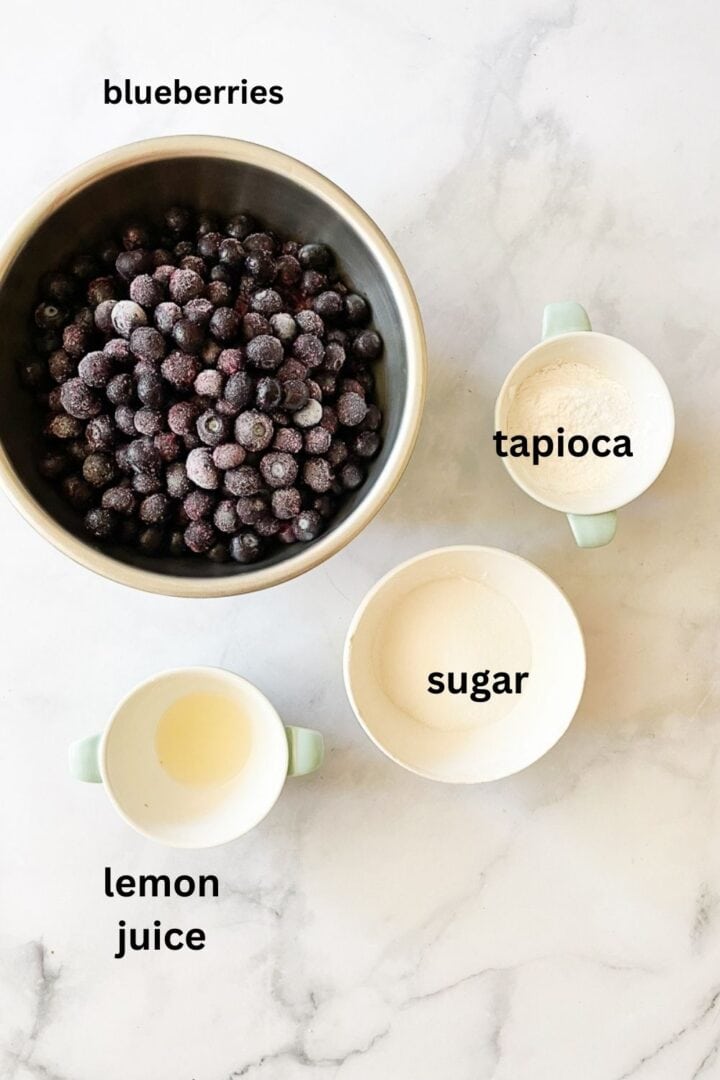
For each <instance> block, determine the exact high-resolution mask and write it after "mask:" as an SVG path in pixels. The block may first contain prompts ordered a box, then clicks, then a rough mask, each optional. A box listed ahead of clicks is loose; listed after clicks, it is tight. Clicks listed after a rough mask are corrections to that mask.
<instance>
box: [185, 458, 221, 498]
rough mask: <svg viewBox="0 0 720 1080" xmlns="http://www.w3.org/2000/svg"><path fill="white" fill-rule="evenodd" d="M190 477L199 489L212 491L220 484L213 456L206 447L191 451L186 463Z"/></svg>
mask: <svg viewBox="0 0 720 1080" xmlns="http://www.w3.org/2000/svg"><path fill="white" fill-rule="evenodd" d="M185 468H186V469H187V474H188V477H189V478H190V479H191V480H192V482H193V484H197V486H198V487H199V488H203V489H204V490H208V491H212V490H214V489H215V488H216V487H217V486H218V484H219V483H220V474H219V473H218V470H217V467H216V465H215V463H214V462H213V459H212V454H211V453H210V451H209V450H207V449H206V448H204V447H198V449H197V450H191V451H190V453H189V454H188V456H187V461H186V463H185Z"/></svg>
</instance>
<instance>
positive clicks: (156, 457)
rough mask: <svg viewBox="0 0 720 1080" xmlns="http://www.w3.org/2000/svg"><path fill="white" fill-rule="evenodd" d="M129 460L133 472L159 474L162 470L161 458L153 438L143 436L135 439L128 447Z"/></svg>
mask: <svg viewBox="0 0 720 1080" xmlns="http://www.w3.org/2000/svg"><path fill="white" fill-rule="evenodd" d="M127 454H128V462H129V464H130V467H131V468H132V470H133V472H136V473H150V474H152V475H157V474H158V473H159V471H160V466H161V458H160V454H159V453H158V451H157V447H156V446H155V445H154V443H153V441H152V439H150V438H148V437H147V436H143V437H141V438H138V439H133V441H132V442H131V443H130V446H129V448H128V452H127Z"/></svg>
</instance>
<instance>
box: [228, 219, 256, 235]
mask: <svg viewBox="0 0 720 1080" xmlns="http://www.w3.org/2000/svg"><path fill="white" fill-rule="evenodd" d="M225 232H226V233H227V234H228V236H232V237H234V238H235V239H236V240H244V239H245V237H246V236H250V234H251V233H254V232H257V221H255V219H254V218H252V217H250V215H249V214H235V216H234V217H231V218H230V220H229V221H228V222H227V223H226V225H225Z"/></svg>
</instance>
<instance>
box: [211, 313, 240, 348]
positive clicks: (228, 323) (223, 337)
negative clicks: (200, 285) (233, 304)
mask: <svg viewBox="0 0 720 1080" xmlns="http://www.w3.org/2000/svg"><path fill="white" fill-rule="evenodd" d="M240 326H241V323H240V316H239V315H238V314H237V313H236V312H235V311H233V309H232V308H230V307H219V308H216V309H215V311H214V312H213V316H212V318H211V319H210V327H209V329H210V333H211V334H212V335H213V337H214V338H215V339H216V340H217V341H222V342H228V341H233V340H234V339H235V338H236V337H237V336H238V334H239V333H240Z"/></svg>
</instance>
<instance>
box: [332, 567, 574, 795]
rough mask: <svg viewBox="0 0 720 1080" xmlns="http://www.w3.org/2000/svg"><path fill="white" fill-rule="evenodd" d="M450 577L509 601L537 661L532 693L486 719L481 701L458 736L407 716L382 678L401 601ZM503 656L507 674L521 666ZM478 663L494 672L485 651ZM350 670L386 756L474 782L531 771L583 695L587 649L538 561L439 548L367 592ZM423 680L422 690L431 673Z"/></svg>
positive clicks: (353, 689)
mask: <svg viewBox="0 0 720 1080" xmlns="http://www.w3.org/2000/svg"><path fill="white" fill-rule="evenodd" d="M449 579H460V580H461V581H463V582H465V581H471V582H472V581H476V582H479V583H481V584H482V585H484V586H487V587H488V588H489V589H490V590H492V591H493V594H494V595H499V597H500V598H501V601H502V603H505V602H507V603H508V604H510V605H512V606H513V607H514V608H515V609H516V610H517V612H518V613H519V616H520V617H521V618H522V620H523V621H524V623H525V627H526V630H527V637H528V639H529V656H530V658H531V659H530V665H531V666H530V671H531V674H530V678H529V680H528V682H527V685H526V688H525V690H524V691H523V693H522V695H520V696H519V697H518V699H517V702H516V703H515V704H514V705H513V707H512V709H511V710H510V711H509V712H507V713H506V714H505V715H503V716H502V717H501V718H499V719H496V720H494V721H492V722H489V723H488V722H484V719H483V713H482V709H483V705H482V704H478V705H476V706H475V707H476V708H477V709H478V721H477V724H475V725H474V726H473V727H470V728H468V727H463V728H462V729H456V730H448V729H447V728H443V729H439V728H437V727H435V726H432V725H431V724H429V723H426V722H420V721H419V720H417V719H416V718H415V717H414V716H412V715H409V713H408V712H407V711H405V710H404V709H403V707H401V706H400V705H398V704H397V703H396V701H394V700H393V699H392V688H388V686H387V676H385V677H383V676H381V674H380V663H381V660H382V656H381V650H382V643H383V633H384V631H385V630H386V628H387V625H388V620H389V619H391V617H392V615H393V613H394V612H395V611H396V610H397V609H398V605H400V604H402V603H403V602H404V601H405V600H406V598H407V597H408V596H409V595H410V594H411V593H412V592H413V591H414V590H416V589H418V588H421V587H422V586H425V585H428V584H430V583H434V582H443V581H447V580H449ZM479 614H480V615H481V616H482V614H483V612H482V609H480V610H479ZM500 652H502V649H500ZM504 660H505V663H506V665H507V670H510V669H511V667H512V666H513V664H515V663H516V662H517V661H516V657H515V656H513V655H506V656H505V657H504ZM477 663H478V667H479V668H483V667H485V666H487V665H486V664H485V663H484V657H483V656H481V655H478V656H477ZM344 673H345V687H346V690H347V694H348V697H349V699H350V703H351V705H352V707H353V710H354V712H355V715H356V717H357V718H358V720H359V721H360V723H361V725H362V726H363V728H364V729H365V731H366V732H367V734H368V735H369V736H370V738H371V739H372V740H373V742H374V743H375V745H376V746H378V747H379V748H380V749H381V750H382V751H383V753H385V754H387V756H388V757H390V758H392V760H393V761H395V762H396V763H397V764H398V765H402V766H403V767H404V768H406V769H409V770H410V771H411V772H414V773H417V774H418V775H419V776H424V777H427V778H428V779H431V780H444V781H446V782H448V783H477V782H480V781H488V780H498V779H500V778H501V777H504V776H509V775H511V774H512V773H515V772H518V771H519V770H520V769H524V768H525V767H526V766H528V765H530V764H531V763H532V762H534V761H537V759H538V758H539V757H541V756H542V755H543V754H545V753H546V752H547V751H548V750H549V749H550V748H551V747H552V746H554V744H555V743H556V742H557V741H558V739H559V738H560V737H561V735H563V733H564V732H565V731H566V729H567V728H568V726H569V724H570V722H571V720H572V718H573V716H574V715H575V712H576V710H577V707H578V704H579V702H580V698H581V696H582V691H583V686H584V683H585V648H584V644H583V638H582V632H581V629H580V625H579V623H578V620H577V618H576V616H575V613H574V612H573V610H572V608H571V606H570V604H569V603H568V601H567V599H566V598H565V596H564V595H563V593H562V592H561V591H560V589H559V588H558V586H557V585H555V583H554V582H553V581H551V580H550V578H549V577H548V576H547V575H546V574H545V573H543V571H542V570H539V569H538V568H537V567H536V566H534V565H533V564H532V563H530V562H527V560H525V559H522V558H520V556H518V555H513V554H511V553H510V552H508V551H501V550H500V549H498V548H488V547H471V546H467V547H448V548H438V549H436V550H434V551H428V552H425V553H424V554H422V555H418V556H416V557H415V558H414V559H410V560H409V561H408V562H405V563H402V565H400V566H398V567H396V568H395V569H394V570H391V571H390V573H388V574H386V575H385V577H384V578H382V580H381V581H379V582H378V583H377V585H375V586H374V588H372V589H371V590H370V592H369V593H368V594H367V596H366V597H365V599H364V600H363V602H362V603H361V604H360V607H359V608H358V610H357V612H356V614H355V617H354V618H353V620H352V623H351V625H350V628H349V630H348V634H347V639H346V642H345V656H344ZM416 674H417V678H418V680H421V683H422V684H424V683H425V681H426V680H427V678H428V672H427V671H425V670H418V671H417V673H416ZM428 700H430V699H428Z"/></svg>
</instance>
